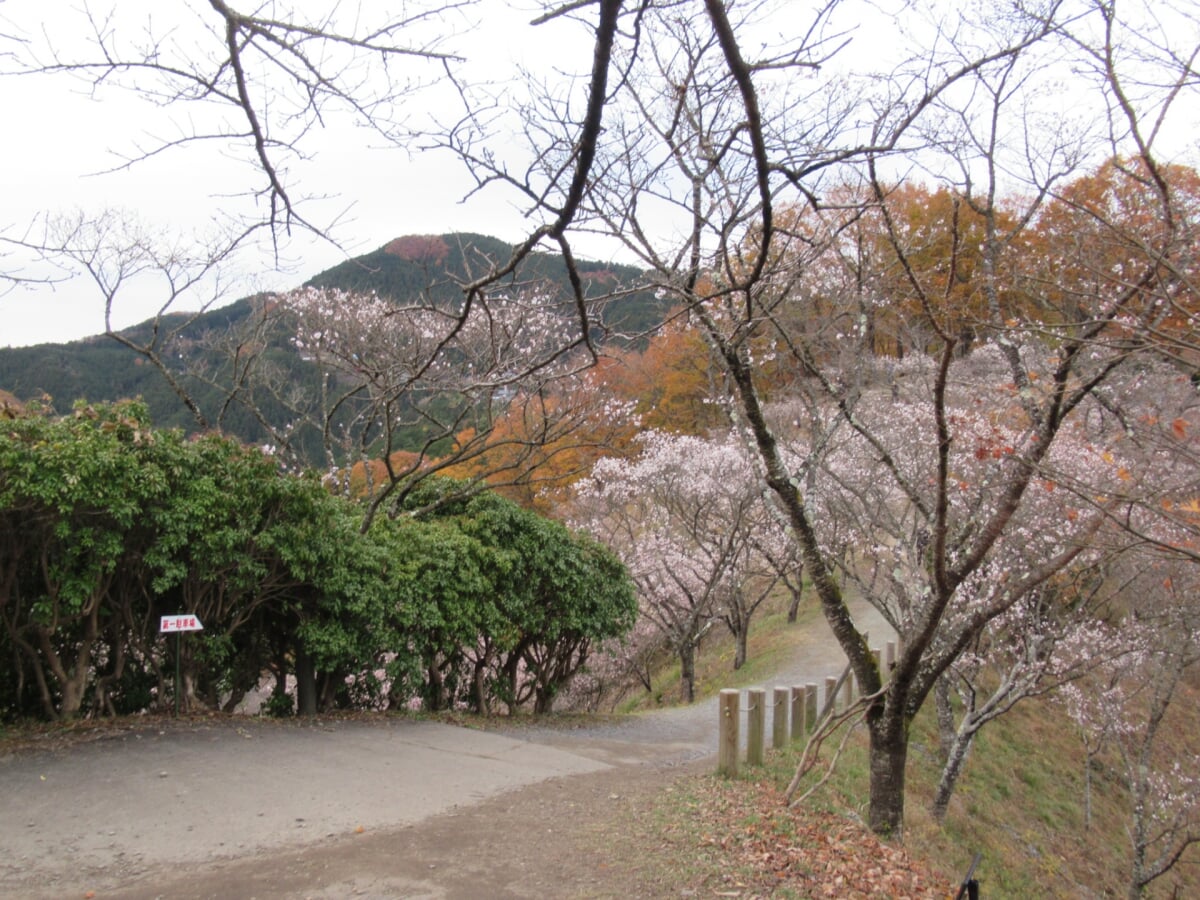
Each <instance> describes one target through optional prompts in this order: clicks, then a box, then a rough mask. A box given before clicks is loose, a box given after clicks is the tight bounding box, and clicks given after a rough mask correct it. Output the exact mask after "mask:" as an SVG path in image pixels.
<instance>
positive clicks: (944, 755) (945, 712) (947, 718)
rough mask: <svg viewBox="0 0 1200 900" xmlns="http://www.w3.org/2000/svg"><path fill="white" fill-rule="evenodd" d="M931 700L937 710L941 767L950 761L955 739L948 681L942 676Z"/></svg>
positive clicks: (935, 686) (946, 677) (945, 676)
mask: <svg viewBox="0 0 1200 900" xmlns="http://www.w3.org/2000/svg"><path fill="white" fill-rule="evenodd" d="M933 699H934V704H935V708H936V710H937V724H938V758H939V759H941V761H942V765H945V764H946V762H947V760H949V759H950V751H951V748H953V746H954V742H955V738H956V737H957V735H956V731H957V729H956V728H955V727H954V710H953V708H952V707H951V706H950V680H949V678H948V676H947V675H943V676H942V677H941V678H939V679H938V680H937V684H936V685H934V688H933Z"/></svg>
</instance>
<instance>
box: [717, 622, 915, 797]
mask: <svg viewBox="0 0 1200 900" xmlns="http://www.w3.org/2000/svg"><path fill="white" fill-rule="evenodd" d="M872 652H873V653H875V655H876V661H878V660H879V656H880V651H878V650H874V651H872ZM888 653H889V655H891V654H892V653H894V650H893V647H892V645H891V644H889V645H888ZM843 681H844V682H845V683H844V684H843V683H842V682H843ZM855 687H856V684H855V679H854V677H853V675H852V674H851V673H850V671H849V668H848V667H847V671H846V672H845V673H843V675H842V677H841V678H834V677H832V676H830V677H828V678H826V679H825V706H824V707H823V708H822V709H821V712H820V713H818V706H819V704H818V699H819V696H818V695H819V694H820V691H819V689H818V686H817V685H815V684H812V683H809V684H806V685H804V686H800V685H795V686H793V687H791V688H790V689H789V688H786V687H776V688H775V689H774V692H773V694H772V699H771V708H772V710H773V712H772V716H773V718H772V720H771V742H772V746H773V747H774V748H775V749H777V750H778V749H782V748H783V747H785V746H786V745H787V742H788V739H789V737H790V738H791V740H792V741H798V740H799V739H800V738H802V737H803V736H804V735H806V734H809V733H811V732H812V731H813V730H814V729H815V728H816V726H817V724H818V719H820V718H823V717H825V716H828V715H831V714H832V713H833V712H834V710H835V708H836V706H837V701H838V695H839V694H841V695H842V697H844V699H845V704H846V706H847V707H849V706H850V705H851V704H852V703H853V702H854V697H855ZM789 710H790V731H789ZM741 712H742V710H741V692H740V691H738V690H737V689H735V688H726V689H725V690H723V691H721V695H720V707H719V715H720V727H719V734H718V743H717V774H719V775H724V776H726V777H727V778H734V777H736V776H737V774H738V750H739V748H740V743H741ZM766 718H767V691H766V688H750V689H749V690H747V691H746V762H747V764H749V765H752V766H761V765H762V764H763V763H764V761H765V759H766V754H765V737H766Z"/></svg>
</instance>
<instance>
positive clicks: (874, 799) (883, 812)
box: [867, 719, 908, 838]
mask: <svg viewBox="0 0 1200 900" xmlns="http://www.w3.org/2000/svg"><path fill="white" fill-rule="evenodd" d="M870 734H871V751H870V756H871V804H870V807H869V811H868V821H867V827H868V828H870V829H871V830H872V831H873V832H875V833H876V834H877V835H880V836H881V837H889V838H900V837H901V836H902V835H903V831H904V775H905V768H906V766H907V764H908V734H907V729H905V728H904V727H903V726H902V724H901V723H899V722H893V721H890V720H889V719H885V720H883V721H882V722H878V721H877V722H873V723H871V725H870Z"/></svg>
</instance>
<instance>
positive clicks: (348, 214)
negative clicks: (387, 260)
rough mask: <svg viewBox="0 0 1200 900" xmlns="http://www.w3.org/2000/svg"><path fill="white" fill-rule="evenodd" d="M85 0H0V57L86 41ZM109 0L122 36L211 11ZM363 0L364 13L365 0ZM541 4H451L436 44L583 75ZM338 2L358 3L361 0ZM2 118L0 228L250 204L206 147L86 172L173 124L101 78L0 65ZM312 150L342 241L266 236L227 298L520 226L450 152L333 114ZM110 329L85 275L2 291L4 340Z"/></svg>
mask: <svg viewBox="0 0 1200 900" xmlns="http://www.w3.org/2000/svg"><path fill="white" fill-rule="evenodd" d="M83 2H84V0H70V2H69V0H0V54H3V53H5V51H6V50H7V51H9V52H11V51H13V50H19V49H21V48H20V46H19V45H18V42H17V40H15V39H21V40H23V41H25V42H26V43H25V45H24V46H26V47H29V46H38V45H40V44H42V43H43V42H44V41H45V38H44V35H51V36H52V38H51V39H52V40H53V41H54V42H55V44H56V46H58V47H60V48H61V49H62V50H63V51H64V52H70V50H71V49H72V48H74V49H79V48H82V47H84V46H85V45H86V43H87V42H86V40H85V39H86V35H87V19H86V17H85V16H84V15H83V12H82V10H83ZM90 2H91V6H92V9H93V11H99V10H103V9H105V8H107V7H109V6H112V5H114V3H113V0H90ZM115 5H116V6H117V7H118V8H119V13H120V16H121V18H120V19H117V20H114V28H116V29H117V30H118V32H119V33H120V30H121V29H127V30H128V33H129V34H130V35H131V36H136V35H138V34H140V33H141V32H142V30H143V28H144V26H145V24H146V23H147V22H148V21H152V22H153V28H154V30H155V32H156V33H159V34H168V33H173V35H175V36H179V35H186V36H187V38H188V39H189V40H191V41H192V42H193V43H196V42H198V40H199V39H201V38H203V37H205V35H204V30H203V28H202V27H197V24H198V23H200V22H202V21H204V20H213V19H214V17H213V15H212V13H211V11H209V10H208V4H207V3H206V2H194V3H188V2H187V0H120V2H119V3H117V4H115ZM326 5H327V4H324V3H322V4H319V6H318V7H317V8H324V7H325V6H326ZM360 5H361V7H362V8H363V9H365V10H367V11H368V13H369V12H370V11H371V7H372V3H363V4H360ZM534 6H535V4H534V2H533V0H529V2H528V3H527V4H526V8H525V9H522V8H521V7H520V5H519V4H499V3H487V4H483V6H482V7H472V8H471V9H470V10H468V11H466V12H464V13H463V14H458V15H451V16H450V18H449V19H448V20H447V21H443V22H440V23H438V25H437V27H439V28H446V29H450V30H454V31H457V32H459V34H458V35H457V36H456V37H454V38H453V39H452V40H451V42H450V43H448V44H446V45H445V47H444V49H445V50H447V51H450V50H453V51H455V52H463V53H465V54H466V55H467V57H468V58H469V59H470V60H471V63H470V65H469V66H467V67H465V73H466V76H467V77H469V78H472V79H476V80H480V79H485V78H486V79H488V80H502V79H504V78H510V77H512V73H513V72H514V67H515V66H516V65H517V64H526V65H527V64H531V63H536V64H537V65H539V66H544V65H546V64H547V63H552V64H554V65H555V66H558V67H561V68H568V67H573V68H574V69H575V70H576V71H580V72H586V71H587V67H588V64H589V63H590V48H589V47H587V46H586V44H585V43H584V42H583V41H582V40H581V32H580V30H579V28H578V26H577V25H575V26H573V25H571V23H567V22H562V23H550V24H548V25H543V26H539V28H537V29H536V30H535V29H530V28H529V27H528V25H527V24H526V23H527V22H528V21H529V20H530V18H531V17H532V16H533V14H534V13H533V11H531V8H532V7H534ZM343 7H344V8H346V9H347V10H350V11H353V10H354V8H355V7H356V4H354V3H345V4H343ZM382 8H383V7H377V9H382ZM481 9H483V10H485V11H487V12H488V14H489V19H488V20H487V21H485V22H480V21H479V20H478V18H477V17H478V15H479V13H480V10H481ZM503 35H507V36H508V37H503ZM5 38H7V40H5ZM180 42H181V43H182V41H180ZM579 48H582V52H579ZM80 52H82V51H80ZM0 65H6V66H7V68H12V62H11V60H9V61H7V62H6V61H5V60H3V59H2V58H0ZM422 69H423V70H424V71H425V72H430V71H432V70H431V69H430V68H429V67H428V66H427V65H425V66H422V65H421V64H417V65H415V66H414V74H418V75H419V74H421V73H422ZM414 103H434V104H435V105H436V104H442V105H446V104H448V103H449V98H448V97H447V95H445V94H441V95H439V96H436V97H435V96H434V95H421V94H418V95H416V97H415V99H414ZM416 112H417V114H419V113H420V112H421V110H420V109H419V108H418V109H417V110H416ZM173 114H174V115H179V111H178V110H175V111H174V113H173ZM0 122H3V123H5V124H4V135H5V136H4V137H3V138H0V154H2V157H0V158H2V159H3V165H0V197H3V202H2V204H0V231H2V232H3V234H4V235H6V236H8V237H17V238H20V237H22V236H23V235H26V234H28V235H30V237H36V235H38V234H40V233H41V227H42V223H43V222H44V220H45V218H46V217H47V216H50V217H54V216H59V215H72V214H77V213H78V211H80V210H82V211H84V212H87V213H92V212H94V211H96V210H102V209H115V210H119V211H121V215H123V216H126V217H128V218H131V219H135V220H136V221H137V222H139V223H141V224H142V226H143V227H144V228H145V229H146V230H148V231H149V232H150V233H152V234H155V235H158V236H165V235H170V234H177V235H179V236H180V237H181V238H182V239H186V238H187V236H188V235H190V234H193V233H200V232H205V231H206V230H208V229H210V228H211V222H212V219H213V218H214V216H216V215H217V214H218V213H219V212H221V211H225V212H228V211H229V210H234V209H241V210H247V209H249V208H250V207H248V206H246V204H247V203H248V202H249V201H248V200H247V199H246V198H245V197H236V196H232V197H231V196H229V195H231V194H237V193H239V192H240V191H241V189H242V188H243V187H244V186H245V184H246V183H247V182H246V179H247V178H248V177H253V176H254V174H255V173H253V172H251V171H249V169H248V167H246V166H244V165H241V164H238V163H235V162H234V161H232V160H231V159H229V154H228V151H227V150H222V149H221V148H218V147H215V146H205V147H200V148H193V149H191V150H182V151H174V152H171V153H168V154H164V155H163V156H161V157H159V158H157V159H155V160H153V161H151V162H148V163H143V164H139V165H136V166H134V167H132V168H130V169H128V170H127V171H118V172H115V173H109V174H102V175H97V174H95V173H97V172H102V171H104V170H105V169H110V168H111V167H112V166H113V165H115V164H117V163H119V161H120V159H121V154H129V153H131V152H133V149H134V148H135V147H136V146H137V145H138V144H139V143H141V144H142V145H146V146H148V145H149V144H151V143H152V142H153V141H154V140H155V138H156V137H161V136H163V135H170V134H174V133H176V132H175V131H173V129H174V128H176V127H177V126H175V125H173V124H172V123H171V120H170V117H169V116H165V115H164V111H163V110H162V109H160V108H156V107H155V106H153V105H151V104H149V103H147V102H146V100H145V99H144V98H138V97H137V96H135V95H132V94H130V93H129V92H127V91H123V90H120V89H117V88H109V89H103V90H100V91H98V92H96V93H95V94H94V95H93V94H90V93H89V91H88V90H87V85H85V84H83V83H82V82H81V81H80V80H79V79H73V78H68V77H45V76H22V77H14V76H7V77H5V76H0ZM306 147H307V148H308V149H309V150H310V151H312V154H313V158H312V159H311V160H309V161H307V162H305V163H303V164H299V163H297V164H295V165H296V166H297V170H296V174H297V175H298V176H299V177H298V178H297V179H296V181H298V182H300V183H301V185H302V188H303V190H305V191H306V192H308V193H313V194H321V195H324V196H328V198H329V199H328V200H326V201H323V202H319V203H315V204H313V205H312V206H310V207H308V212H309V213H310V214H312V216H313V217H314V220H316V221H319V222H321V223H322V224H324V223H327V222H330V221H335V220H336V221H337V225H336V227H335V228H334V229H333V230H332V234H333V235H334V236H335V237H336V238H337V239H338V242H339V246H334V245H332V244H330V243H328V242H325V241H320V240H314V239H312V238H311V237H310V236H309V235H307V234H305V233H303V232H295V233H293V235H292V237H291V238H290V240H286V241H285V243H284V244H283V246H282V247H281V250H282V259H281V260H280V262H279V264H277V263H276V261H275V259H274V255H273V254H272V253H270V252H266V250H265V248H264V252H263V253H261V254H258V255H256V256H247V257H246V258H245V259H244V260H243V263H242V266H241V272H240V274H241V275H243V276H246V278H245V281H244V282H241V283H239V285H238V287H237V288H236V290H235V291H234V292H231V294H232V295H231V296H229V298H228V299H230V300H233V299H236V298H237V297H238V296H244V295H245V294H246V293H249V292H250V290H251V289H263V288H271V289H281V288H286V287H290V286H294V285H296V284H299V283H300V282H302V281H303V280H304V279H306V278H307V277H309V276H311V275H313V274H315V273H317V272H319V271H321V270H323V269H325V268H327V267H329V266H330V265H333V264H335V263H337V262H339V261H341V260H343V259H345V258H346V256H347V254H349V255H356V254H359V253H364V252H368V251H370V250H374V249H375V248H377V247H379V246H381V245H382V244H384V243H386V242H387V241H389V240H390V239H392V238H393V237H396V236H399V235H402V234H410V233H443V232H448V231H474V232H480V233H485V234H493V235H495V236H497V237H501V238H505V239H511V240H516V239H519V238H520V237H521V236H522V232H523V227H524V226H523V220H522V215H521V213H520V210H519V208H517V207H516V206H514V205H513V203H512V202H511V201H510V199H509V198H506V197H500V196H499V195H498V194H496V193H494V192H489V193H488V194H487V195H485V196H484V197H482V198H476V199H474V200H471V201H469V202H466V203H463V202H460V201H461V199H462V197H463V195H464V194H465V193H466V192H467V190H468V188H469V183H468V182H467V180H466V178H465V172H464V171H463V169H462V168H461V165H460V164H458V163H456V162H454V161H453V160H449V159H445V158H441V157H438V156H436V155H435V154H430V153H421V154H409V153H407V152H405V151H404V150H402V149H399V148H397V147H395V146H387V145H386V144H385V143H384V142H383V141H382V139H380V138H379V137H378V136H377V135H372V134H371V133H369V132H368V131H367V130H366V129H363V128H360V127H356V126H354V125H353V124H352V123H350V122H349V120H348V119H346V118H338V117H332V118H331V119H330V120H329V121H328V123H327V127H326V128H325V129H324V130H323V131H321V132H319V133H316V134H314V135H312V136H311V138H310V139H307V143H306ZM301 166H302V167H301ZM5 253H7V255H0V265H3V266H5V270H6V271H8V272H10V273H11V272H13V271H17V272H19V273H20V274H22V275H26V276H28V275H36V274H46V270H45V269H42V268H38V267H37V266H35V265H32V264H30V263H29V262H28V261H27V260H25V259H23V258H21V257H20V256H19V255H18V254H16V253H14V252H13V251H12V250H11V248H10V249H9V250H8V251H4V250H3V249H0V254H5ZM251 273H252V274H251ZM2 289H3V286H2V285H0V290H2ZM159 296H161V294H160V293H158V292H157V291H156V288H155V287H154V286H152V285H150V284H149V283H148V282H147V283H146V284H145V285H144V286H142V287H140V288H139V286H138V285H137V284H135V285H133V287H132V289H131V290H127V291H125V292H123V294H122V295H121V301H120V305H119V306H118V307H117V308H116V310H115V315H114V319H115V322H114V324H115V325H117V326H118V327H121V326H124V325H128V324H132V323H134V322H137V321H141V320H143V319H145V318H146V317H147V316H148V315H151V314H152V313H153V312H154V310H155V309H156V305H155V300H156V298H157V297H159ZM103 328H104V320H103V303H102V301H101V299H100V295H99V293H98V292H97V289H96V288H95V286H94V285H92V284H89V283H88V282H87V280H86V279H80V278H76V279H72V280H69V281H59V282H58V283H56V284H54V285H52V286H47V285H27V286H18V287H16V288H13V289H11V290H8V291H7V292H5V293H3V294H0V346H5V345H8V346H20V345H26V344H33V343H40V342H46V341H64V340H72V339H75V338H79V337H83V336H87V335H92V334H96V333H98V332H100V331H102V330H103Z"/></svg>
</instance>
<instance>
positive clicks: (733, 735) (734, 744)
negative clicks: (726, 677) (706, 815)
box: [717, 688, 741, 778]
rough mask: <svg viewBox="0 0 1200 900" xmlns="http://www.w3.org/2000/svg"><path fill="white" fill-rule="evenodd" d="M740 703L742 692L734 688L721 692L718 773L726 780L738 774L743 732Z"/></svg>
mask: <svg viewBox="0 0 1200 900" xmlns="http://www.w3.org/2000/svg"><path fill="white" fill-rule="evenodd" d="M740 702H741V691H738V690H734V689H732V688H727V689H725V690H723V691H721V697H720V715H721V725H720V730H719V737H718V744H717V773H718V774H719V775H724V776H725V777H726V778H735V777H736V776H737V773H738V743H739V732H740V731H741V728H740V725H741V722H740V716H741V710H740V709H739V708H738V707H739V705H740Z"/></svg>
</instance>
